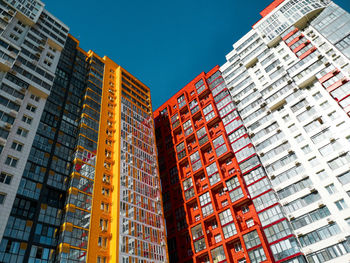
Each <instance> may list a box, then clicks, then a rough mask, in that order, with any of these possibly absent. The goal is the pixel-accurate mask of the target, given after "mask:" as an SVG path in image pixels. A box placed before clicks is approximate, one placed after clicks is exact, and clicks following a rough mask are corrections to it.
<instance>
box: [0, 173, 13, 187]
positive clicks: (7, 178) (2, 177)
mask: <svg viewBox="0 0 350 263" xmlns="http://www.w3.org/2000/svg"><path fill="white" fill-rule="evenodd" d="M11 180H12V175H11V174H8V173H5V172H1V174H0V183H3V184H10V183H11Z"/></svg>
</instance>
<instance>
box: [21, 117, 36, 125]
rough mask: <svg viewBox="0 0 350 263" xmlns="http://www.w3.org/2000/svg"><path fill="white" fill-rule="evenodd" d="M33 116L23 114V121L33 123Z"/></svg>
mask: <svg viewBox="0 0 350 263" xmlns="http://www.w3.org/2000/svg"><path fill="white" fill-rule="evenodd" d="M32 120H33V119H32V118H31V117H28V116H26V115H23V117H22V121H23V122H25V123H27V124H31V123H32Z"/></svg>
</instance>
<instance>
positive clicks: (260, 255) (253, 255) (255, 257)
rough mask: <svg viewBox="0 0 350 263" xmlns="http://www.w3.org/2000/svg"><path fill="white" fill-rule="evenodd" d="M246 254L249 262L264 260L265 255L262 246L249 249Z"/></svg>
mask: <svg viewBox="0 0 350 263" xmlns="http://www.w3.org/2000/svg"><path fill="white" fill-rule="evenodd" d="M248 256H249V259H250V262H251V263H260V262H263V261H265V260H266V255H265V253H264V249H263V248H262V247H259V248H257V249H254V250H252V251H249V252H248Z"/></svg>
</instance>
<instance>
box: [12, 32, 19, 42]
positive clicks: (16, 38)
mask: <svg viewBox="0 0 350 263" xmlns="http://www.w3.org/2000/svg"><path fill="white" fill-rule="evenodd" d="M10 38H12V39H13V40H14V41H18V39H19V37H18V36H16V35H15V34H12V33H11V34H10Z"/></svg>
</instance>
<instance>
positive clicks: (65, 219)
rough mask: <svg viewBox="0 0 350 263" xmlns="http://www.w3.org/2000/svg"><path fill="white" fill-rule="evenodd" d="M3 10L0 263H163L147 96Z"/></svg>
mask: <svg viewBox="0 0 350 263" xmlns="http://www.w3.org/2000/svg"><path fill="white" fill-rule="evenodd" d="M0 4H1V8H2V10H3V11H2V14H3V20H4V21H2V25H3V27H2V30H3V31H2V35H1V36H0V38H1V39H0V41H1V47H0V49H1V52H2V57H1V59H2V60H1V61H0V67H1V86H0V87H1V93H0V96H1V98H0V114H1V128H0V129H1V132H0V137H1V140H0V153H1V155H0V162H1V165H0V171H1V177H0V180H1V181H0V208H1V215H0V240H1V241H0V262H94V263H95V262H98V263H107V262H143V263H146V262H167V252H166V251H167V249H166V238H165V227H164V218H163V212H162V202H161V200H162V199H161V192H160V182H159V176H158V166H157V158H156V156H157V155H156V150H155V143H154V140H155V138H154V128H153V119H152V108H151V98H150V90H149V88H148V87H146V86H145V85H144V84H143V83H142V82H140V81H139V80H138V79H137V78H135V77H134V76H133V75H131V74H130V73H129V72H127V71H126V70H125V69H123V68H122V67H120V66H119V65H117V64H116V63H115V62H113V61H112V60H111V59H109V58H108V57H100V56H98V55H97V54H96V53H94V52H93V51H88V52H86V51H84V50H82V49H81V48H80V47H79V41H78V40H76V39H75V38H74V37H73V36H71V35H69V34H68V28H67V27H66V26H65V25H64V24H63V23H61V22H60V21H59V20H58V19H57V18H55V17H53V16H52V15H51V14H49V13H48V12H47V11H46V10H45V8H44V4H43V3H41V2H40V1H25V2H23V1H0Z"/></svg>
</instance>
